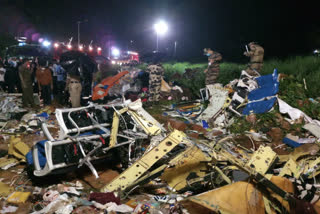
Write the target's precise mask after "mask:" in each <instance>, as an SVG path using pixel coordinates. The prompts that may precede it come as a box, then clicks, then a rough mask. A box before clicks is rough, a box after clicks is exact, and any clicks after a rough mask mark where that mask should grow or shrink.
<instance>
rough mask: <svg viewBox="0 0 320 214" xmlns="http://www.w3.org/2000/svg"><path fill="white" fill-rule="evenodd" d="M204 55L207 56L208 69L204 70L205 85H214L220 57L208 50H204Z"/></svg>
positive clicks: (217, 75)
mask: <svg viewBox="0 0 320 214" xmlns="http://www.w3.org/2000/svg"><path fill="white" fill-rule="evenodd" d="M203 51H204V54H205V55H206V56H208V68H207V69H206V70H204V73H205V74H206V82H205V84H206V85H212V84H215V83H216V81H217V79H218V77H219V73H220V61H221V60H222V56H221V54H220V53H218V52H216V51H213V50H211V49H210V48H205V49H204V50H203Z"/></svg>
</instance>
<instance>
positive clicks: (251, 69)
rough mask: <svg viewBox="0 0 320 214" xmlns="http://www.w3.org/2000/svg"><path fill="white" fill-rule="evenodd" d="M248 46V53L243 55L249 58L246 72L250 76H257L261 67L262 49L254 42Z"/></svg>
mask: <svg viewBox="0 0 320 214" xmlns="http://www.w3.org/2000/svg"><path fill="white" fill-rule="evenodd" d="M248 46H249V48H250V51H246V52H244V53H243V54H244V55H245V56H247V57H250V63H249V64H248V67H247V69H246V72H247V73H248V74H249V75H251V76H259V75H260V72H261V69H262V66H263V55H264V49H263V47H261V46H260V45H258V44H257V43H255V42H250V43H249V45H248Z"/></svg>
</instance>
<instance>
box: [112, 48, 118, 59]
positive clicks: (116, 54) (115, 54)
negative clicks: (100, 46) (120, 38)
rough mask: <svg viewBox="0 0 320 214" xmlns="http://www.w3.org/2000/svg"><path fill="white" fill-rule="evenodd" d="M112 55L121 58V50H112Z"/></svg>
mask: <svg viewBox="0 0 320 214" xmlns="http://www.w3.org/2000/svg"><path fill="white" fill-rule="evenodd" d="M112 55H113V56H114V57H118V56H120V50H119V49H118V48H112Z"/></svg>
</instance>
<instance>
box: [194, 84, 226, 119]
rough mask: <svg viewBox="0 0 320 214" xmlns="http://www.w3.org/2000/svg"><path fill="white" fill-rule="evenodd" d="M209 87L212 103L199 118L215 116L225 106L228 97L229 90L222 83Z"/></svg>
mask: <svg viewBox="0 0 320 214" xmlns="http://www.w3.org/2000/svg"><path fill="white" fill-rule="evenodd" d="M207 88H208V90H209V93H210V96H211V97H210V99H209V101H210V104H209V105H208V107H207V108H206V110H204V112H203V113H202V114H201V115H200V117H199V120H205V121H208V120H209V119H211V118H212V117H213V116H215V115H216V114H217V113H218V112H219V111H220V110H221V109H222V108H223V106H224V104H225V102H226V100H227V98H228V91H227V90H226V89H224V88H223V87H222V86H220V84H214V85H207Z"/></svg>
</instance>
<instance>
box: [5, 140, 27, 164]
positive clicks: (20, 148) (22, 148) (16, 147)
mask: <svg viewBox="0 0 320 214" xmlns="http://www.w3.org/2000/svg"><path fill="white" fill-rule="evenodd" d="M29 151H30V148H29V146H28V145H27V144H25V143H24V142H22V141H21V139H20V138H16V137H13V136H12V137H11V138H10V145H9V150H8V154H9V155H13V156H15V157H16V158H18V159H21V160H24V161H25V160H26V157H25V156H26V154H27V153H28V152H29Z"/></svg>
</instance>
